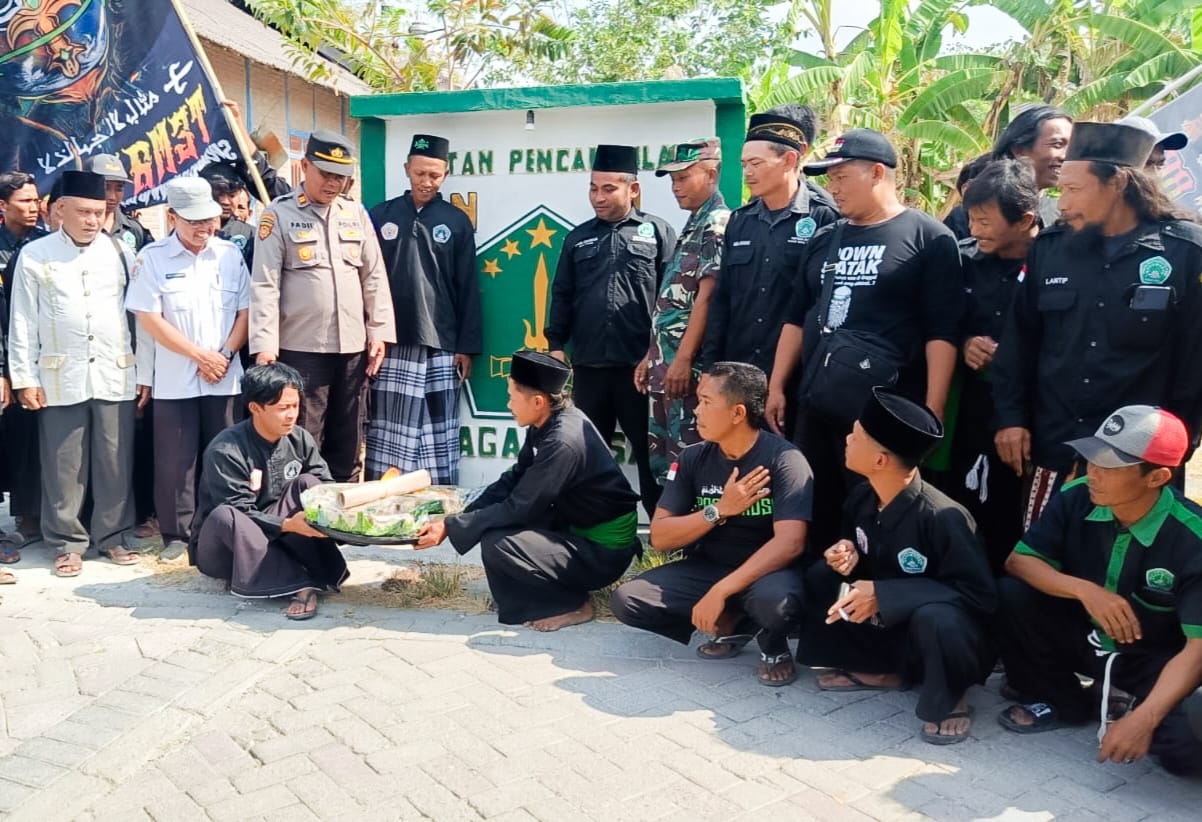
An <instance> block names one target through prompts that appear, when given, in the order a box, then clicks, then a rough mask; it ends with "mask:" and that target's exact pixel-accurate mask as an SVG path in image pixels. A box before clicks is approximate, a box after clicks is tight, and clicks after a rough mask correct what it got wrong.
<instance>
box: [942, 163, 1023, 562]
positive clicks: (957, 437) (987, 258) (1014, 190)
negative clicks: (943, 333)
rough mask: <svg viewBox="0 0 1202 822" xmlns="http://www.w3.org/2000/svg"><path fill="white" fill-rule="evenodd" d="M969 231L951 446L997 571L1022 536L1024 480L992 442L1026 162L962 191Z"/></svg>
mask: <svg viewBox="0 0 1202 822" xmlns="http://www.w3.org/2000/svg"><path fill="white" fill-rule="evenodd" d="M964 206H965V209H966V210H967V213H968V216H969V221H970V228H971V231H972V236H971V237H969V238H968V239H966V240H962V241H961V242H960V261H961V263H962V264H963V266H964V290H965V292H966V293H967V294H968V310H967V312H966V313H965V315H964V331H963V337H964V342H963V344H962V345H961V348H960V352H961V367H960V372H959V373H960V406H959V412H958V415H957V418H956V432H955V434H954V442H953V443H952V451H951V473H950V483H951V486H950V487H951V492H952V496H953V497H954V498H955V499H956V501H957V502H959V503H961V504H962V505H963V506H964V507H965V508H967V509H968V510H969V512H970V513H971V514H972V515H973V518H974V519H975V520H976V521H977V527H978V529H979V533H980V534H981V538H982V541H983V542H984V543H985V550H986V552H987V553H988V555H989V565H990V567H991V568H992V569H993V572H994V574H995V575H1000V574H1001V572H1002V565H1003V564H1004V563H1005V561H1006V557H1008V556H1010V552H1011V551H1012V550H1013V549H1014V543H1016V542H1017V541H1018V538H1019V537H1021V536H1022V483H1021V481H1020V479H1019V477H1018V475H1017V474H1015V473H1014V472H1013V471H1011V470H1010V469H1009V468H1007V466H1006V464H1005V463H1004V462H1002V460H1001V458H1000V457H998V454H997V449H996V447H995V446H994V443H993V369H992V368H991V364H992V362H993V355H994V352H995V351H997V345H998V344H997V341H998V340H999V339H1001V336H1002V326H1003V325H1004V324H1005V321H1006V314H1007V313H1008V312H1009V310H1010V301H1011V299H1012V298H1013V296H1014V293H1015V290H1016V289H1017V288H1018V283H1019V281H1020V276H1021V274H1022V270H1023V265H1024V264H1025V262H1026V259H1027V251H1028V250H1029V249H1030V248H1031V242H1032V241H1033V240H1034V239H1035V235H1036V234H1038V233H1039V215H1038V212H1039V188H1038V186H1037V185H1036V183H1035V173H1034V172H1033V171H1032V170H1031V168H1030V166H1029V165H1028V164H1027V163H1024V162H1023V161H1022V160H994V161H992V162H990V163H989V164H988V165H987V166H986V167H985V169H984V170H983V171H982V172H981V173H980V174H979V175H978V176H977V177H976V178H975V179H974V180H973V183H972V186H971V187H969V188H968V189H967V190H966V191H965V194H964Z"/></svg>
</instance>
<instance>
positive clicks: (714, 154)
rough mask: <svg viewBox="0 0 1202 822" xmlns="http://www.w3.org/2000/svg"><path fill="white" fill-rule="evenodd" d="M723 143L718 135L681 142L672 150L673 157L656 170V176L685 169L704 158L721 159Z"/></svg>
mask: <svg viewBox="0 0 1202 822" xmlns="http://www.w3.org/2000/svg"><path fill="white" fill-rule="evenodd" d="M721 159H722V143H721V142H719V140H718V138H717V137H699V138H698V139H696V140H690V141H689V142H687V143H680V144H678V145H677V146H676V150H675V151H673V152H672V159H671V160H670V161H669V162H667V163H664V164H663V165H662V166H660V167H659V168H657V169H656V170H655V176H656V177H663V176H664V175H665V174H671V173H672V172H673V171H684V170H685V169H686V168H688V167H689V166H691V165H693V164H694V163H699V162H701V161H702V160H721Z"/></svg>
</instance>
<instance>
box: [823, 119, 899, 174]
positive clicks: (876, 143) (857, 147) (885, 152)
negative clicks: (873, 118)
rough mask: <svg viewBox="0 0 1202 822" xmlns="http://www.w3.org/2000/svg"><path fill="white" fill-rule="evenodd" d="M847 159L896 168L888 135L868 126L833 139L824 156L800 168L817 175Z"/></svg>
mask: <svg viewBox="0 0 1202 822" xmlns="http://www.w3.org/2000/svg"><path fill="white" fill-rule="evenodd" d="M849 160H868V161H869V162H873V163H881V164H882V165H886V166H889V168H897V152H896V151H895V150H894V148H893V144H892V143H890V142H889V138H888V137H886V136H885V135H884V134H881V133H880V132H879V131H873V130H872V129H870V128H853V129H852V130H851V131H849V132H847V133H846V134H844V135H843V136H842V137H840V138H839V139H838V140H836V141H835V147H834V148H833V149H831V150H830V151H829V152H827V155H826V156H825V157H823V158H822V159H821V160H815V161H814V162H812V163H806V164H805V165H804V166H802V167H801V170H802V171H804V172H805V173H806V174H807V175H809V176H810V177H817V176H818V175H819V174H826V172H827V169H830V168H832V167H833V166H837V165H841V164H842V163H846V162H848V161H849Z"/></svg>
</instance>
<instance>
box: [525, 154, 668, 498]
mask: <svg viewBox="0 0 1202 822" xmlns="http://www.w3.org/2000/svg"><path fill="white" fill-rule="evenodd" d="M638 163H639V160H638V151H637V150H636V149H635V148H634V147H633V146H614V145H599V146H597V152H596V155H595V157H594V159H593V171H592V175H591V176H590V178H589V203H590V204H591V205H592V207H593V211H594V212H595V213H596V215H597V216H596V217H594V218H593V219H591V220H587V221H586V222H583V223H581V224H580V225H578V226H576V227H575V228H574V229H572V230H571V231H570V232H569V233H568V236H567V237H566V238H565V239H564V243H563V250H562V251H561V252H560V255H559V265H558V266H557V267H556V269H555V281H554V282H553V283H552V284H551V307H550V310H549V312H548V315H549V318H548V321H547V342H548V343H549V344H550V348H551V356H553V357H555V358H557V359H559V360H563V361H566V359H567V358H566V356H565V354H564V348H565V346H567V345H568V344H569V343H571V346H572V365H573V368H574V373H575V378H574V382H573V389H572V391H573V396H574V398H575V400H576V404H577V406H578V407H579V408H580V410H581V411H583V412H584V413H585V414H586V415H588V418H589V419H590V420H592V421H593V424H594V425H596V426H597V430H598V431H599V432H600V433H601V436H602V438H604V439H605V441H606V442H609V441H610V440H611V439H613V434H614V428H615V425H616V424H619V423H620V424H621V426H622V431H623V432H625V434H626V441H627V442H628V443H629V444H630V450H631V451H633V452H634V458H635V461H636V462H637V463H638V469H639V493H640V494H641V496H642V498H643V507H644V508H645V509H646V510H647V513H648V514H651V513H652V512H653V511H654V510H655V502H656V500H658V499H659V492H660V487H659V485H658V483H656V481H655V474H654V473H652V471H651V461H650V458H649V453H648V447H647V420H648V417H649V410H650V407H649V406H648V404H647V397H646V396H644V395H643V394H641V393H639V391H638V389H637V388H636V387H635V384H634V370H635V366H637V365H638V364H639V362H641V361H642V359H643V357H644V356H645V355H646V353H647V341H648V340H649V339H650V338H651V309H652V307H653V306H654V305H655V298H656V295H657V293H658V292H659V284H660V280H661V279H662V278H663V275H664V270H665V268H666V267H667V265H668V261H669V260H671V259H672V253H673V251H674V250H675V248H676V232H675V231H673V230H672V227H671V226H670V225H668V224H667V223H666V222H665V221H663V220H661V219H660V218H659V217H656V216H653V215H651V214H646V213H644V212H642V211H639V210H638V209H637V208H635V207H634V201H635V198H636V197H638V196H639V181H638Z"/></svg>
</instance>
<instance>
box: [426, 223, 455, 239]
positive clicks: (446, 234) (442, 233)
mask: <svg viewBox="0 0 1202 822" xmlns="http://www.w3.org/2000/svg"><path fill="white" fill-rule="evenodd" d="M430 234H431V235H432V236H433V237H434V242H436V243H439V244H442V243H445V242H446V241H447V240H449V239H451V229H450V227H449V226H448V225H447V224H446V223H439V224H438V225H436V226H434V229H433V230H432V231H431V232H430Z"/></svg>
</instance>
